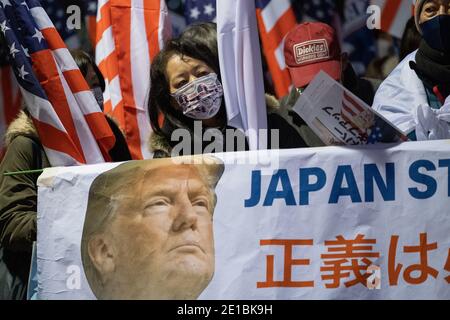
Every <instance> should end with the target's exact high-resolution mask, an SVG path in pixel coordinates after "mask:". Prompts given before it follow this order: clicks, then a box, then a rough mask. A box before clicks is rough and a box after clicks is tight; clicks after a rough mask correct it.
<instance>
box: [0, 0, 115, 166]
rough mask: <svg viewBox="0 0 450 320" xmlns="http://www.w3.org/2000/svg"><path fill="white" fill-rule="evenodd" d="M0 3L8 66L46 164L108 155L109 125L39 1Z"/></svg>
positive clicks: (87, 160) (3, 0)
mask: <svg viewBox="0 0 450 320" xmlns="http://www.w3.org/2000/svg"><path fill="white" fill-rule="evenodd" d="M0 3H1V8H0V28H1V31H2V32H3V34H4V36H5V39H6V42H7V45H8V47H9V49H10V50H9V55H10V58H11V59H10V60H11V66H12V69H13V71H14V74H15V76H16V79H17V81H18V83H19V86H20V89H21V93H22V97H23V99H24V100H25V102H26V105H27V108H28V111H29V112H30V115H31V118H32V120H33V123H34V125H35V127H36V129H37V131H38V134H39V137H40V140H41V143H42V145H43V147H44V149H45V151H46V154H47V157H48V159H49V161H50V163H51V165H52V166H68V165H79V164H88V163H89V164H90V163H100V162H104V161H105V160H106V161H108V160H110V157H109V154H108V151H109V150H110V149H111V148H112V147H113V145H114V143H115V138H114V135H113V133H112V131H111V128H110V127H109V125H108V123H107V121H106V118H105V116H104V114H103V113H102V112H101V110H100V108H99V106H98V104H97V101H96V100H95V97H94V95H93V94H92V92H91V91H90V88H89V86H88V84H87V82H86V80H85V79H84V77H83V75H82V74H81V72H80V70H79V69H78V67H77V65H76V63H75V61H74V59H73V57H72V56H71V55H70V52H69V51H68V49H67V48H66V46H65V44H64V42H63V41H62V39H61V37H60V35H59V33H58V32H57V31H56V29H55V27H54V25H53V23H52V21H51V20H50V18H49V17H48V15H47V13H46V12H45V10H44V9H43V8H42V7H41V5H40V3H39V1H37V0H25V1H24V0H1V2H0Z"/></svg>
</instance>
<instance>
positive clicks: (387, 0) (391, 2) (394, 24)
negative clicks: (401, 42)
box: [372, 0, 415, 38]
mask: <svg viewBox="0 0 450 320" xmlns="http://www.w3.org/2000/svg"><path fill="white" fill-rule="evenodd" d="M372 4H373V5H377V6H379V8H381V10H382V11H381V30H383V31H385V32H388V33H389V34H391V35H392V36H394V37H397V38H401V37H402V35H403V32H404V31H405V27H406V23H407V22H408V19H409V18H411V17H412V15H413V12H414V11H413V10H414V4H415V1H414V0H372Z"/></svg>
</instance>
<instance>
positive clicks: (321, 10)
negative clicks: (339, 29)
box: [302, 0, 337, 25]
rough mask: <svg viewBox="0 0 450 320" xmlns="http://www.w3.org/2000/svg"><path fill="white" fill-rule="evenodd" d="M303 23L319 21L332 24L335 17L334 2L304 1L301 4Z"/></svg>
mask: <svg viewBox="0 0 450 320" xmlns="http://www.w3.org/2000/svg"><path fill="white" fill-rule="evenodd" d="M303 11H304V12H303V17H302V20H303V21H305V22H306V21H320V22H323V23H326V24H329V25H332V24H333V20H334V17H335V16H336V13H337V11H336V1H334V0H306V1H304V4H303Z"/></svg>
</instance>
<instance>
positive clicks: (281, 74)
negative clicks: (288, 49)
mask: <svg viewBox="0 0 450 320" xmlns="http://www.w3.org/2000/svg"><path fill="white" fill-rule="evenodd" d="M256 17H257V19H258V28H259V34H260V37H261V42H262V46H263V50H264V55H265V57H266V60H267V64H268V66H269V71H270V74H271V75H272V80H273V84H274V87H275V93H276V95H277V97H278V98H281V97H283V96H285V95H287V94H288V93H289V88H290V86H291V84H292V81H291V77H290V75H289V71H288V69H287V68H286V63H285V60H284V53H283V48H284V41H283V40H284V37H285V36H286V34H287V33H288V32H289V31H290V30H291V29H292V28H294V27H295V25H296V24H297V20H296V18H295V14H294V10H293V9H292V6H291V2H290V0H256Z"/></svg>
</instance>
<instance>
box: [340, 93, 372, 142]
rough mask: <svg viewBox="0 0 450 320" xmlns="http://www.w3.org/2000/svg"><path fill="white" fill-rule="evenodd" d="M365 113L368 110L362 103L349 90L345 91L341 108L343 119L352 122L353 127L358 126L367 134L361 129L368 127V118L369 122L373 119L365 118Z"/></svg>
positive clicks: (358, 128) (361, 132) (357, 127)
mask: <svg viewBox="0 0 450 320" xmlns="http://www.w3.org/2000/svg"><path fill="white" fill-rule="evenodd" d="M365 114H366V110H365V109H364V107H363V105H362V103H360V102H358V101H356V100H355V99H353V98H352V97H351V96H350V95H349V94H348V93H347V92H345V91H344V96H343V98H342V109H341V115H342V119H344V120H345V121H346V122H348V123H349V124H351V125H352V127H353V128H356V129H357V130H358V132H359V133H360V134H361V135H362V136H366V135H367V134H366V132H365V131H363V130H362V129H361V128H365V127H367V124H365V122H366V120H367V122H370V121H371V120H373V119H365V118H364V116H365ZM369 115H371V114H369Z"/></svg>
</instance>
